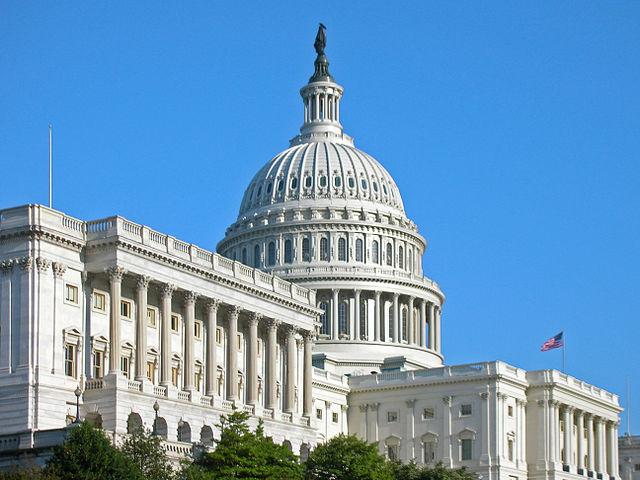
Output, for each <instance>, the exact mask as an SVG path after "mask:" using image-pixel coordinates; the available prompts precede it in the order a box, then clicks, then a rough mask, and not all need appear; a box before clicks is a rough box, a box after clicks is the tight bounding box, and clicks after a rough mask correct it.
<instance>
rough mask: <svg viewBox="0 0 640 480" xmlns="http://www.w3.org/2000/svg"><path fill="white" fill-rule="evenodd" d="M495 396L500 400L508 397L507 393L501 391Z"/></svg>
mask: <svg viewBox="0 0 640 480" xmlns="http://www.w3.org/2000/svg"><path fill="white" fill-rule="evenodd" d="M496 396H497V397H498V398H499V399H500V400H507V399H508V398H509V395H507V394H506V393H502V392H497V393H496Z"/></svg>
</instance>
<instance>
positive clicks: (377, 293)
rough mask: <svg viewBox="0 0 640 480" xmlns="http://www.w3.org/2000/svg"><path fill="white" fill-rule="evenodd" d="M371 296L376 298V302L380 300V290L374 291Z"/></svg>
mask: <svg viewBox="0 0 640 480" xmlns="http://www.w3.org/2000/svg"><path fill="white" fill-rule="evenodd" d="M373 295H374V297H375V298H376V300H380V296H381V295H382V292H381V291H380V290H376V291H375V292H373Z"/></svg>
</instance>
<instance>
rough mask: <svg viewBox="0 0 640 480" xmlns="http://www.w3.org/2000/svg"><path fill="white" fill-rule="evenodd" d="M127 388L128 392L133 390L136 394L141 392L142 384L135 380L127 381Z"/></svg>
mask: <svg viewBox="0 0 640 480" xmlns="http://www.w3.org/2000/svg"><path fill="white" fill-rule="evenodd" d="M127 387H128V388H129V390H135V391H136V392H141V391H142V382H139V381H137V380H129V381H128V382H127Z"/></svg>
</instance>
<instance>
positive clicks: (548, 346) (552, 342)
mask: <svg viewBox="0 0 640 480" xmlns="http://www.w3.org/2000/svg"><path fill="white" fill-rule="evenodd" d="M563 334H564V332H560V333H559V334H557V335H556V336H555V337H551V338H550V339H549V340H547V341H546V342H544V343H543V344H542V347H540V351H541V352H546V351H547V350H553V349H554V348H560V347H563V346H564V340H563V338H562V336H563Z"/></svg>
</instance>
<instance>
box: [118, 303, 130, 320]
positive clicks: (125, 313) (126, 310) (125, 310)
mask: <svg viewBox="0 0 640 480" xmlns="http://www.w3.org/2000/svg"><path fill="white" fill-rule="evenodd" d="M131 310H132V305H131V302H130V301H128V300H121V301H120V316H121V317H122V318H126V319H128V320H131Z"/></svg>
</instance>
